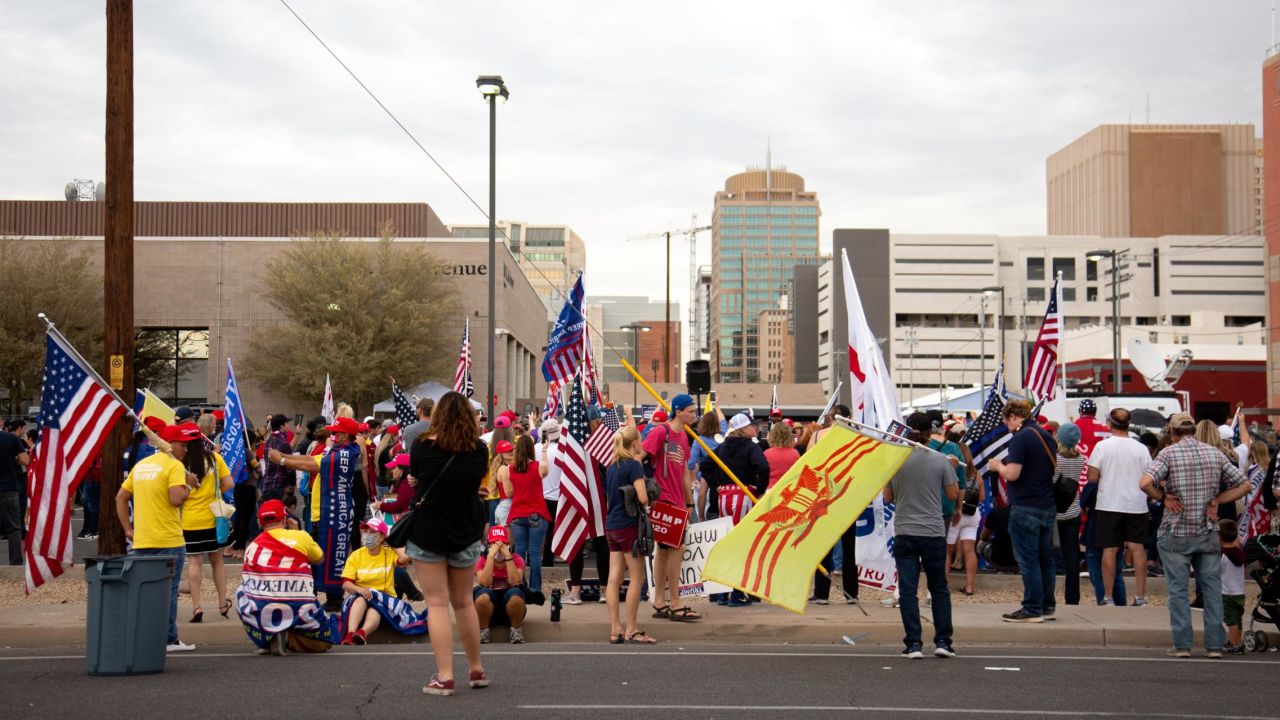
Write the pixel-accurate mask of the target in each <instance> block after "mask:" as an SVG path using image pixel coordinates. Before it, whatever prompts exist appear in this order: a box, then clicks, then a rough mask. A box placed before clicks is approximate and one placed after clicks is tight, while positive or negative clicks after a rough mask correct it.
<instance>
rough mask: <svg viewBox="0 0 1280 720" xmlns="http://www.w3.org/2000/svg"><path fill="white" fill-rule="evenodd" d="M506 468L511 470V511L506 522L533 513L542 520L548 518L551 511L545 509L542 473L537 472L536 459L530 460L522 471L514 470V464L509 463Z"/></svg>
mask: <svg viewBox="0 0 1280 720" xmlns="http://www.w3.org/2000/svg"><path fill="white" fill-rule="evenodd" d="M507 469H508V470H510V471H511V513H510V514H509V515H507V522H508V523H510V522H512V521H514V520H519V519H520V518H525V517H529V516H530V515H535V514H536V515H541V516H542V519H543V520H550V519H551V511H550V510H548V509H547V501H546V500H544V499H543V498H542V475H540V474H538V461H537V460H532V461H530V462H529V467H527V468H525V470H524V472H516V467H515V465H510V466H508V468H507Z"/></svg>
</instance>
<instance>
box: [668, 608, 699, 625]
mask: <svg viewBox="0 0 1280 720" xmlns="http://www.w3.org/2000/svg"><path fill="white" fill-rule="evenodd" d="M667 619H668V620H674V621H676V622H697V621H699V620H701V619H702V616H701V615H699V614H698V612H697V611H696V610H694V609H693V608H691V607H687V606H686V607H681V608H676V609H674V610H670V611H668V615H667Z"/></svg>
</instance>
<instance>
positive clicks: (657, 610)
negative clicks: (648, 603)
mask: <svg viewBox="0 0 1280 720" xmlns="http://www.w3.org/2000/svg"><path fill="white" fill-rule="evenodd" d="M653 617H654V618H655V619H658V620H670V619H671V606H670V605H663V606H662V607H658V606H657V605H654V606H653Z"/></svg>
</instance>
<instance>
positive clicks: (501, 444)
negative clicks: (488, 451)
mask: <svg viewBox="0 0 1280 720" xmlns="http://www.w3.org/2000/svg"><path fill="white" fill-rule="evenodd" d="M515 449H516V446H515V445H512V444H511V441H510V440H499V441H498V444H497V446H495V447H494V448H493V451H494V452H495V453H498V454H502V453H509V452H511V451H512V450H515Z"/></svg>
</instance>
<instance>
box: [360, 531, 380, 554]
mask: <svg viewBox="0 0 1280 720" xmlns="http://www.w3.org/2000/svg"><path fill="white" fill-rule="evenodd" d="M379 542H382V540H381V539H380V538H379V537H378V536H377V535H372V534H370V535H361V536H360V543H361V544H362V545H364V546H365V548H366V549H369V550H372V549H373V548H374V546H375V545H377V544H378V543H379Z"/></svg>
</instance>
